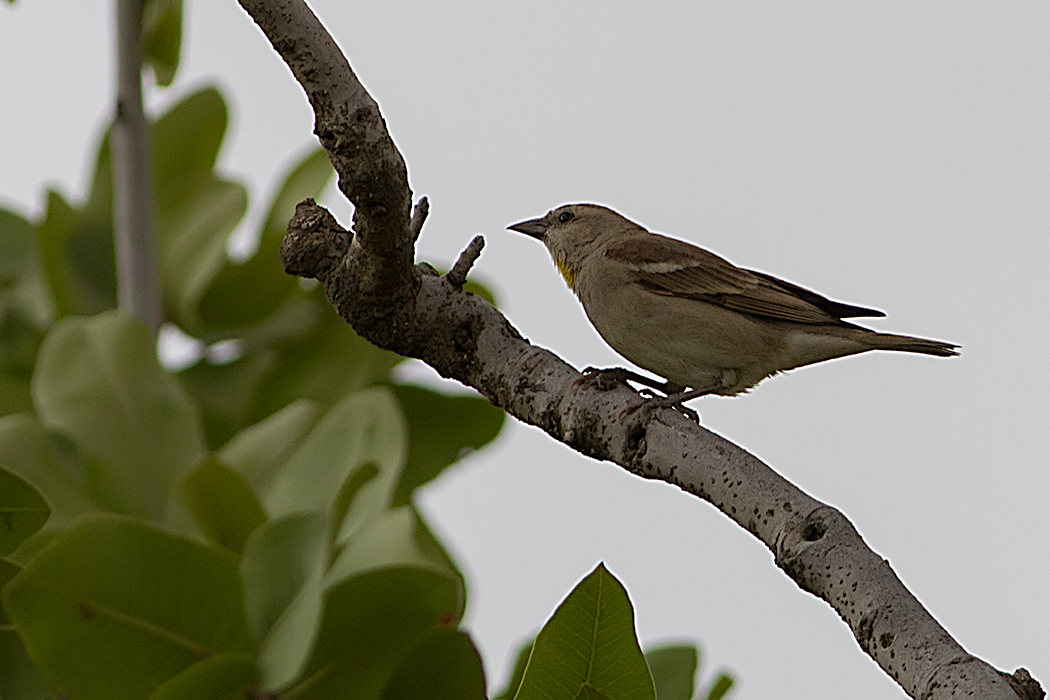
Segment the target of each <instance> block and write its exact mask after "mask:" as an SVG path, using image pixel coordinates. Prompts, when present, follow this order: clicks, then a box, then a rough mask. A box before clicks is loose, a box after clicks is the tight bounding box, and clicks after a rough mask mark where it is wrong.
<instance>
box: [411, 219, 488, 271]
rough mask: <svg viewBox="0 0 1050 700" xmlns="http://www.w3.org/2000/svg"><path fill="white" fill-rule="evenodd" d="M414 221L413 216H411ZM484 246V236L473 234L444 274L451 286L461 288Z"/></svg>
mask: <svg viewBox="0 0 1050 700" xmlns="http://www.w3.org/2000/svg"><path fill="white" fill-rule="evenodd" d="M424 201H426V200H424ZM412 220H413V221H415V216H413V217H412ZM484 247H485V237H484V236H480V235H478V236H474V240H472V241H471V242H470V245H468V246H467V247H466V248H465V249H464V250H463V252H462V253H460V254H459V260H457V261H456V264H455V265H453V266H452V269H451V270H449V271H448V274H447V275H445V277H446V279H448V281H449V282H451V283H452V286H454V287H456V288H457V289H463V285H464V284H466V282H467V273H468V272H470V267H471V265H473V264H474V261H475V260H477V259H478V256H479V255H481V249H482V248H484Z"/></svg>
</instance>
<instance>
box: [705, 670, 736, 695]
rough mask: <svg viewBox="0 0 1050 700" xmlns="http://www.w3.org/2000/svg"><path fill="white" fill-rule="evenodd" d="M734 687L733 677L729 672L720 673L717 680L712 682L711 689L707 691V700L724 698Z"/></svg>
mask: <svg viewBox="0 0 1050 700" xmlns="http://www.w3.org/2000/svg"><path fill="white" fill-rule="evenodd" d="M732 687H733V677H732V676H730V675H729V674H727V673H720V674H719V675H718V678H716V679H715V682H714V683H712V684H711V690H709V691H708V693H707V700H722V698H724V697H725V695H726V693H728V692H729V689H730V688H732Z"/></svg>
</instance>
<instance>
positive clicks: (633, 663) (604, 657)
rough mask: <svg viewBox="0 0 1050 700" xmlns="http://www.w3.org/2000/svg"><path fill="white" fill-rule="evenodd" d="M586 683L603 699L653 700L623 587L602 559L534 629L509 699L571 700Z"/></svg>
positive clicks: (653, 691) (651, 683)
mask: <svg viewBox="0 0 1050 700" xmlns="http://www.w3.org/2000/svg"><path fill="white" fill-rule="evenodd" d="M584 683H587V684H589V685H590V686H592V687H593V688H594V689H595V690H597V691H598V692H599V693H601V694H602V695H605V696H607V697H608V698H609V700H645V698H652V699H654V700H655V698H656V691H655V689H654V687H653V679H652V676H650V675H649V668H648V666H647V665H646V663H645V657H644V656H643V655H642V650H641V648H640V647H639V646H638V639H637V637H636V636H635V631H634V609H633V607H632V606H631V601H630V599H629V598H628V597H627V591H626V590H625V589H624V587H623V585H622V584H620V582H619V581H617V580H616V577H614V576H613V575H612V574H611V573H609V571H608V569H606V568H605V565H604V564H599V565H598V567H597V568H596V569H595V570H594V571H593V572H591V573H590V574H589V575H588V576H587V577H586V578H584V579H583V580H582V581H580V583H579V584H577V586H576V588H574V589H573V591H572V593H570V594H569V595H568V597H566V598H565V600H563V601H562V603H561V605H559V606H558V609H557V610H555V611H554V615H552V616H551V618H550V619H549V620H548V621H547V624H545V625H544V626H543V629H541V630H540V633H539V635H537V637H536V644H535V646H534V647H533V649H532V655H531V656H530V657H529V664H528V667H527V668H526V669H525V676H524V678H522V681H521V686H520V687H519V688H518V692H517V694H516V695H515V696H514V697H515V700H532V699H533V698H543V699H544V700H557V699H558V698H564V699H565V700H572V698H575V697H576V696H577V693H579V692H580V689H581V686H582V685H583V684H584Z"/></svg>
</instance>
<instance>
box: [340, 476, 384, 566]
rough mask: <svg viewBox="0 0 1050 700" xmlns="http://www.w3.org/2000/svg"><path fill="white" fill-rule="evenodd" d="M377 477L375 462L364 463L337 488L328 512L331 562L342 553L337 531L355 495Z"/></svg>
mask: <svg viewBox="0 0 1050 700" xmlns="http://www.w3.org/2000/svg"><path fill="white" fill-rule="evenodd" d="M377 476H379V467H378V466H376V464H375V462H365V463H363V464H361V465H360V466H358V467H357V469H354V470H353V471H352V472H350V473H349V474H348V475H347V477H346V479H345V480H344V481H343V485H342V486H340V487H339V495H338V496H336V499H335V501H334V502H333V503H332V508H331V510H329V511H328V551H329V553H330V555H331V559H332V560H333V561H334V560H335V556H336V555H337V554H338V553H339V552H341V551H342V545H341V544H339V542H338V540H339V530H340V529H341V528H342V525H343V522H344V521H345V520H346V516H347V514H349V513H350V508H351V507H352V506H353V505H354V500H356V499H357V494H359V493H360V492H361V489H362V488H363V487H364V486H365V484H367V483H368V482H370V481H371V480H372V479H374V478H376V477H377Z"/></svg>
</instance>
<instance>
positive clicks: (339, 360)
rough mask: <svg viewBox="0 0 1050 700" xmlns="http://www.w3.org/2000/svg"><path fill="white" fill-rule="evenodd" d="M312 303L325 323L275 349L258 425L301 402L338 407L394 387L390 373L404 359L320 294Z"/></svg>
mask: <svg viewBox="0 0 1050 700" xmlns="http://www.w3.org/2000/svg"><path fill="white" fill-rule="evenodd" d="M310 298H311V300H312V301H313V303H314V304H315V309H316V316H317V318H318V319H319V320H318V321H317V322H316V324H315V325H313V327H312V328H311V330H310V331H309V332H308V333H306V334H304V335H301V336H299V337H297V338H294V339H291V340H287V341H283V342H280V343H278V344H276V345H274V350H276V351H277V360H276V364H275V365H274V368H273V371H271V372H270V374H269V375H268V376H267V377H266V379H264V380H263V382H262V383H261V385H260V387H259V395H258V402H257V403H256V407H255V410H254V412H253V417H254V418H255V419H256V420H258V419H261V418H264V417H265V416H268V415H270V414H271V413H273V412H274V411H277V410H279V409H281V408H283V407H284V406H286V405H288V404H289V403H291V402H292V401H295V400H296V399H300V398H307V399H312V400H314V401H317V402H318V403H321V404H323V405H325V406H333V405H335V404H336V403H337V402H339V401H340V400H341V399H342V398H343V397H344V396H346V395H347V394H350V393H351V392H354V391H358V390H359V389H363V388H365V387H367V386H371V385H373V384H378V383H385V382H388V381H389V380H390V370H391V369H393V367H394V366H395V365H397V364H398V363H399V362H401V361H402V360H404V358H403V357H401V356H400V355H397V354H395V353H392V352H388V351H386V350H380V349H379V348H377V347H376V346H374V345H372V344H371V343H369V342H368V341H367V340H365V339H364V338H361V337H360V336H359V335H357V333H355V332H354V330H353V329H352V328H350V326H349V325H348V324H347V322H346V321H344V320H343V319H342V318H341V317H340V316H339V315H338V314H336V313H335V311H333V310H332V306H331V304H329V303H328V302H327V300H325V298H324V293H323V292H322V291H320V290H319V289H318V290H315V291H314V292H313V293H312V294H311V295H310Z"/></svg>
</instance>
